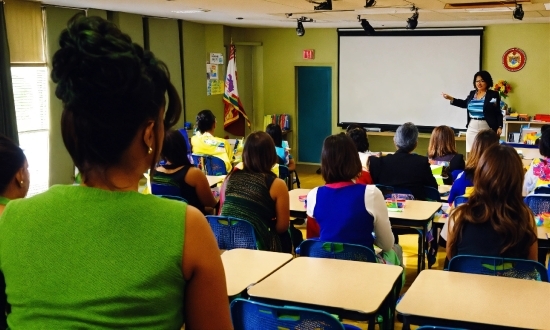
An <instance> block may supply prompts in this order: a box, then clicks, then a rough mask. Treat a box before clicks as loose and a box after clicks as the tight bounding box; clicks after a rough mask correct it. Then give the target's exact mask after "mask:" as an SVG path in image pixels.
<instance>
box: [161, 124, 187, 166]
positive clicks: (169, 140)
mask: <svg viewBox="0 0 550 330" xmlns="http://www.w3.org/2000/svg"><path fill="white" fill-rule="evenodd" d="M187 151H188V150H187V143H185V138H184V137H183V135H182V134H181V133H180V132H179V131H176V130H169V131H167V132H166V133H165V134H164V143H163V144H162V152H161V153H160V157H161V158H162V159H163V160H164V161H169V162H170V164H172V165H173V166H178V167H179V166H184V165H191V162H190V161H189V158H187Z"/></svg>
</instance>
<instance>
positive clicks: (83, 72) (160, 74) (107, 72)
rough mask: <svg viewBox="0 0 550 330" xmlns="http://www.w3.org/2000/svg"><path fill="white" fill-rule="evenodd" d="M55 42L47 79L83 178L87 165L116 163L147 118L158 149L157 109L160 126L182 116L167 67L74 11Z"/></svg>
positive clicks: (121, 35)
mask: <svg viewBox="0 0 550 330" xmlns="http://www.w3.org/2000/svg"><path fill="white" fill-rule="evenodd" d="M59 46H60V47H61V49H59V50H58V51H57V52H56V53H55V55H54V57H53V61H52V66H53V69H52V73H51V78H52V80H53V82H54V83H56V84H57V88H56V90H55V95H56V96H57V97H58V98H59V99H60V100H61V101H62V102H63V107H64V108H63V114H62V117H61V133H62V136H63V142H64V143H65V147H66V148H67V150H68V151H69V154H70V155H71V157H72V159H73V161H74V163H75V165H76V166H77V167H78V169H79V170H80V172H82V173H83V175H84V177H85V176H86V174H87V172H89V171H90V169H92V168H96V169H99V170H101V171H105V170H106V169H107V168H109V167H110V166H113V165H116V164H119V162H120V160H121V156H122V155H123V153H124V151H126V150H127V148H128V147H129V146H130V144H131V142H132V140H133V139H134V137H135V135H136V134H137V132H138V130H140V129H142V128H143V127H145V125H147V122H148V121H151V120H152V121H154V122H155V128H156V135H157V136H156V139H155V145H154V146H152V148H154V150H155V152H159V151H160V150H159V149H160V146H161V145H162V140H161V139H160V138H159V137H160V136H159V134H160V130H159V128H160V127H161V125H162V123H161V122H160V120H162V119H159V111H160V109H161V108H162V107H165V110H166V112H165V117H164V128H165V129H168V128H170V127H172V126H174V125H175V124H176V123H177V121H178V120H179V117H180V115H181V101H180V99H179V96H178V93H177V91H176V89H175V88H174V86H173V85H172V83H171V82H170V76H169V73H168V69H167V67H166V65H165V64H164V63H163V62H161V61H159V60H158V59H157V58H155V56H154V54H153V53H152V52H150V51H147V50H144V49H143V48H142V47H141V46H139V45H138V44H135V43H133V42H132V39H131V38H130V37H129V36H128V35H127V34H124V33H122V32H121V31H120V30H119V29H118V27H116V26H115V25H114V24H113V23H111V22H109V21H107V20H104V19H102V18H100V17H84V16H83V15H82V14H78V15H75V16H74V17H73V18H71V19H70V20H69V22H68V23H67V28H66V29H65V30H63V31H62V32H61V36H60V37H59ZM165 94H168V103H166V99H165ZM144 148H146V146H144ZM153 158H156V157H153ZM156 161H157V159H153V162H152V164H151V169H152V170H153V169H154V168H155V163H156Z"/></svg>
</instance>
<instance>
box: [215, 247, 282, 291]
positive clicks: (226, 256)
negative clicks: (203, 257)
mask: <svg viewBox="0 0 550 330" xmlns="http://www.w3.org/2000/svg"><path fill="white" fill-rule="evenodd" d="M221 257H222V263H223V268H224V270H225V281H226V283H227V295H228V296H229V297H232V296H235V295H237V294H239V293H241V292H243V291H244V290H246V288H247V287H248V286H249V285H251V284H254V283H257V282H259V281H261V280H262V279H264V278H265V277H266V276H268V275H269V274H271V273H273V272H274V271H275V270H277V269H279V267H281V266H282V265H284V264H286V263H287V262H289V261H290V260H291V259H292V254H290V253H278V252H270V251H258V250H247V249H233V250H228V251H225V252H222V255H221Z"/></svg>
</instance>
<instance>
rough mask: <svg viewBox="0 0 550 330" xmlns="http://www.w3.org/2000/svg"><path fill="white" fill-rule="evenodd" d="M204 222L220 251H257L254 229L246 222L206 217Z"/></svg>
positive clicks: (219, 217)
mask: <svg viewBox="0 0 550 330" xmlns="http://www.w3.org/2000/svg"><path fill="white" fill-rule="evenodd" d="M206 220H207V221H208V224H210V228H212V231H213V232H214V236H216V241H218V248H219V249H221V250H232V249H251V250H258V244H257V241H256V234H255V233H254V227H253V226H252V224H251V223H250V222H248V221H246V220H242V219H238V218H232V217H225V216H215V215H207V216H206Z"/></svg>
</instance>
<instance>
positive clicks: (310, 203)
mask: <svg viewBox="0 0 550 330" xmlns="http://www.w3.org/2000/svg"><path fill="white" fill-rule="evenodd" d="M317 188H318V187H315V188H313V189H311V191H310V192H309V193H308V194H307V199H306V203H307V207H306V214H307V215H308V216H310V217H312V218H315V217H314V216H313V210H315V202H316V201H317Z"/></svg>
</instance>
